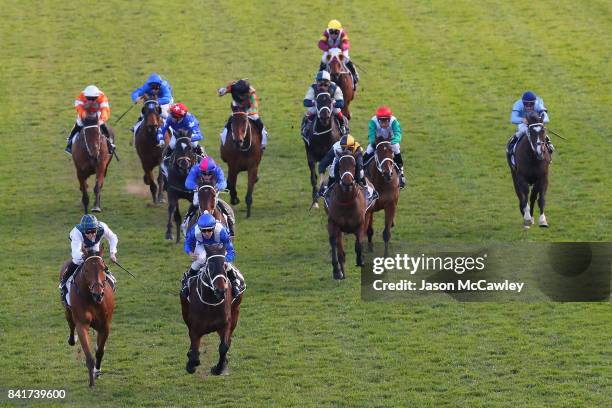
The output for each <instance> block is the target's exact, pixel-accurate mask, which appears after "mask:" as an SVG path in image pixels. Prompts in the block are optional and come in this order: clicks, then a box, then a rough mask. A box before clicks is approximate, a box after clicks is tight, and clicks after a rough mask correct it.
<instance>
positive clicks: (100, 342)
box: [94, 324, 110, 378]
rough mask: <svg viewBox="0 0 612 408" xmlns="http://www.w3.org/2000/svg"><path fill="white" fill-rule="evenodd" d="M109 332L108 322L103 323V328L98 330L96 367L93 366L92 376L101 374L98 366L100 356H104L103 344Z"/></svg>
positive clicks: (100, 363) (100, 359) (99, 364)
mask: <svg viewBox="0 0 612 408" xmlns="http://www.w3.org/2000/svg"><path fill="white" fill-rule="evenodd" d="M109 332H110V327H109V326H108V324H107V325H105V326H104V328H103V329H102V330H100V331H99V332H98V336H97V337H98V338H97V344H96V367H95V368H94V377H96V378H98V377H100V375H102V370H100V366H101V365H102V357H104V345H105V344H106V339H108V334H109Z"/></svg>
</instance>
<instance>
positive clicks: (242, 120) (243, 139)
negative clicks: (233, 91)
mask: <svg viewBox="0 0 612 408" xmlns="http://www.w3.org/2000/svg"><path fill="white" fill-rule="evenodd" d="M261 140H262V135H261V132H260V131H259V130H258V129H257V126H254V125H253V124H251V120H250V119H249V118H248V114H247V113H246V112H244V111H241V110H234V112H233V113H232V120H231V122H230V129H229V131H228V135H227V137H226V138H225V143H224V144H222V145H221V158H222V159H223V161H224V162H226V163H227V167H228V176H227V189H228V190H229V192H230V202H231V203H232V205H236V204H238V203H239V202H240V200H239V199H238V194H237V193H236V179H237V178H238V173H240V172H241V171H246V172H248V175H249V176H248V186H247V193H246V197H245V199H244V201H245V202H246V205H247V218H248V217H250V216H251V205H252V204H253V189H254V188H255V183H256V182H257V180H258V177H257V172H258V170H259V162H261V156H262V153H263V151H262V149H261Z"/></svg>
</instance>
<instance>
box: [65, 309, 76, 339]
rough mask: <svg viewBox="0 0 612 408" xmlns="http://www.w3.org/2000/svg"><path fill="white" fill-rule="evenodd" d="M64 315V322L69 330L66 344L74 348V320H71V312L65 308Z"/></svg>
mask: <svg viewBox="0 0 612 408" xmlns="http://www.w3.org/2000/svg"><path fill="white" fill-rule="evenodd" d="M64 313H65V315H66V321H67V322H68V328H69V329H70V334H69V335H68V344H69V345H71V346H74V345H75V343H76V336H75V335H74V320H73V319H72V312H71V311H70V309H68V308H67V307H66V308H64Z"/></svg>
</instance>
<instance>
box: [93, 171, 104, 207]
mask: <svg viewBox="0 0 612 408" xmlns="http://www.w3.org/2000/svg"><path fill="white" fill-rule="evenodd" d="M103 185H104V172H102V170H101V169H98V172H97V173H96V186H95V187H94V193H95V195H96V202H95V203H94V206H93V208H92V209H91V212H101V211H102V208H100V193H101V192H102V186H103Z"/></svg>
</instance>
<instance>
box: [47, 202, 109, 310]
mask: <svg viewBox="0 0 612 408" xmlns="http://www.w3.org/2000/svg"><path fill="white" fill-rule="evenodd" d="M102 238H105V239H106V240H107V241H108V244H109V247H110V259H111V260H112V261H113V262H117V243H118V242H119V240H118V239H117V235H116V234H115V233H114V232H113V231H111V229H110V228H109V227H108V225H106V223H104V222H102V221H98V220H97V218H96V217H95V216H93V215H90V214H85V215H84V216H83V217H82V218H81V222H80V223H79V224H77V225H76V226H75V227H74V228H73V229H72V231H70V247H71V249H72V261H71V262H70V265H68V268H67V269H66V273H65V274H64V276H63V277H62V281H61V282H60V285H59V289H60V294H61V300H62V302H63V301H64V299H65V297H66V293H67V288H66V282H68V278H70V276H72V274H73V273H74V271H76V269H77V268H78V267H79V265H81V264H83V262H84V261H85V259H83V249H86V250H93V251H97V252H98V251H100V241H101V240H102ZM106 273H107V274H110V272H108V271H107V272H106ZM113 280H114V278H113Z"/></svg>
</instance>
